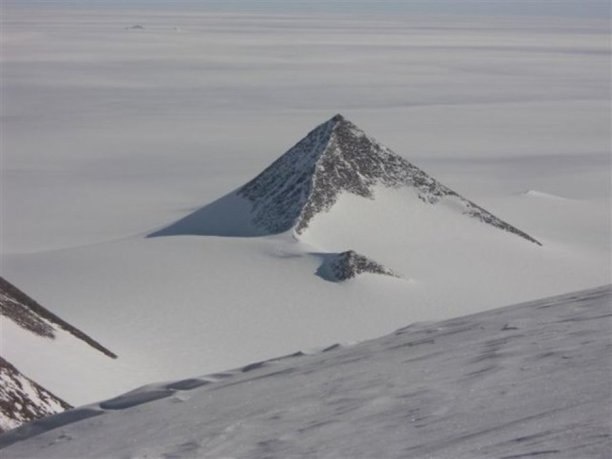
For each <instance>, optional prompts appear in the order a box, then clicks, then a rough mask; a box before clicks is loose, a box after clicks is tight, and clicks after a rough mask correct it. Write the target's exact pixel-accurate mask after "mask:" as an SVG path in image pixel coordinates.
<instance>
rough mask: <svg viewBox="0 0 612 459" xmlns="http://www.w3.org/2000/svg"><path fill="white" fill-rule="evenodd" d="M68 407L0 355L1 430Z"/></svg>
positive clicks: (68, 406) (0, 431) (3, 430)
mask: <svg viewBox="0 0 612 459" xmlns="http://www.w3.org/2000/svg"><path fill="white" fill-rule="evenodd" d="M69 408H71V406H70V405H68V404H67V403H66V402H64V401H63V400H61V399H60V398H58V397H56V396H55V395H53V394H52V393H51V392H49V391H48V390H46V389H44V388H43V387H41V386H39V385H38V384H36V383H35V382H34V381H32V380H31V379H29V378H27V377H26V376H24V375H23V374H21V373H20V372H19V370H17V368H15V367H14V366H13V365H11V364H10V363H9V362H7V361H6V360H4V359H3V358H2V357H0V433H2V432H5V431H7V430H10V429H12V428H14V427H18V426H19V425H21V424H23V423H26V422H29V421H33V420H35V419H39V418H42V417H45V416H49V415H51V414H55V413H59V412H62V411H64V410H67V409H69Z"/></svg>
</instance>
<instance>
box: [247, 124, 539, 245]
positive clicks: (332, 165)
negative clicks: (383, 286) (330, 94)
mask: <svg viewBox="0 0 612 459" xmlns="http://www.w3.org/2000/svg"><path fill="white" fill-rule="evenodd" d="M375 185H383V186H385V187H388V188H399V187H411V188H413V189H415V190H416V192H417V195H418V197H419V199H421V200H422V201H423V202H426V203H429V204H436V203H437V202H439V201H440V200H441V199H442V198H444V197H453V198H455V199H456V200H458V201H459V202H460V204H461V205H462V206H463V207H464V209H465V210H464V214H465V215H468V216H470V217H474V218H477V219H479V220H480V221H482V222H484V223H487V224H489V225H492V226H494V227H496V228H499V229H502V230H504V231H508V232H510V233H513V234H516V235H517V236H520V237H522V238H524V239H526V240H528V241H530V242H533V243H536V244H538V245H541V244H540V243H539V242H538V241H537V240H535V239H534V238H532V237H531V236H529V235H528V234H526V233H524V232H523V231H521V230H519V229H517V228H515V227H514V226H512V225H510V224H508V223H506V222H504V221H503V220H501V219H499V218H497V217H496V216H494V215H493V214H491V213H489V212H487V211H486V210H484V209H483V208H482V207H480V206H478V205H476V204H474V203H473V202H471V201H469V200H467V199H465V198H463V197H461V196H460V195H459V194H457V193H456V192H454V191H453V190H451V189H450V188H448V187H446V186H444V185H442V184H441V183H439V182H438V181H436V180H435V179H433V178H432V177H430V176H429V175H427V174H426V173H425V172H423V171H422V170H421V169H419V168H418V167H416V166H414V165H413V164H411V163H410V162H408V161H407V160H405V159H404V158H402V157H401V156H399V155H397V154H395V153H394V152H392V151H391V150H389V149H388V148H387V147H385V146H383V145H381V144H379V143H378V142H376V141H375V140H374V139H372V138H371V137H368V136H367V135H366V134H365V133H364V132H363V131H361V130H360V129H359V128H357V127H356V126H355V125H354V124H353V123H351V122H350V121H348V120H346V119H344V118H343V117H342V116H341V115H336V116H334V117H333V118H331V119H330V120H329V121H327V122H325V123H323V124H321V125H320V126H318V127H317V128H315V129H314V130H313V131H311V132H310V133H309V134H308V135H307V136H306V137H305V138H304V139H302V140H301V141H300V142H298V143H297V144H296V145H295V146H294V147H292V148H291V149H290V150H289V151H287V153H285V154H284V155H283V156H281V157H280V158H279V159H277V160H276V161H275V162H274V163H272V164H271V165H270V166H269V167H268V168H267V169H265V170H264V171H263V172H262V173H261V174H260V175H258V176H257V177H255V178H254V179H253V180H252V181H250V182H249V183H247V184H246V185H245V186H243V187H242V188H241V189H240V190H238V194H239V195H240V196H243V197H245V198H247V199H248V200H249V201H251V203H252V206H253V208H252V215H253V222H254V223H255V224H256V225H257V226H260V227H262V228H265V229H266V230H267V231H269V232H271V233H279V232H283V231H287V230H289V229H291V228H295V231H296V233H297V234H301V233H303V232H304V231H305V230H306V229H307V228H308V225H309V223H310V222H311V220H312V219H313V218H314V217H315V216H316V215H317V214H319V213H321V212H327V211H329V210H330V209H331V207H332V206H333V205H334V204H335V203H336V201H337V199H338V196H339V195H340V194H341V193H343V192H348V193H352V194H356V195H358V196H362V197H364V198H369V199H372V198H373V197H374V196H373V188H374V186H375Z"/></svg>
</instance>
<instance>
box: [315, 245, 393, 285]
mask: <svg viewBox="0 0 612 459" xmlns="http://www.w3.org/2000/svg"><path fill="white" fill-rule="evenodd" d="M363 273H371V274H383V275H386V276H392V277H399V276H398V275H397V274H396V273H394V272H393V271H391V270H390V269H388V268H385V267H384V266H383V265H381V264H380V263H377V262H375V261H374V260H372V259H370V258H368V257H366V256H365V255H361V254H359V253H357V252H355V251H354V250H347V251H346V252H341V253H338V254H333V255H328V256H326V258H325V261H324V262H323V264H322V265H321V266H320V268H319V270H318V272H317V274H319V276H320V277H322V278H324V279H326V280H329V281H333V282H342V281H345V280H348V279H352V278H354V277H356V276H358V275H359V274H363Z"/></svg>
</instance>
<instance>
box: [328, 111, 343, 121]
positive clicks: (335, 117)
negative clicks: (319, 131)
mask: <svg viewBox="0 0 612 459" xmlns="http://www.w3.org/2000/svg"><path fill="white" fill-rule="evenodd" d="M330 121H333V122H334V123H340V122H342V121H346V119H345V118H344V116H342V115H341V114H340V113H336V114H335V115H334V116H333V117H332V118H331V120H330Z"/></svg>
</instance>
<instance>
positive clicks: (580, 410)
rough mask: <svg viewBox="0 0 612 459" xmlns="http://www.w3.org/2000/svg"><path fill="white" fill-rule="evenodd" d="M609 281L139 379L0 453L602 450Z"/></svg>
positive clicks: (8, 442) (44, 424)
mask: <svg viewBox="0 0 612 459" xmlns="http://www.w3.org/2000/svg"><path fill="white" fill-rule="evenodd" d="M611 299H612V287H610V286H606V287H600V288H594V289H590V290H586V291H580V292H575V293H571V294H566V295H562V296H557V297H552V298H546V299H542V300H537V301H532V302H530V303H526V304H519V305H515V306H510V307H505V308H501V309H495V310H491V311H487V312H483V313H479V314H476V315H472V316H465V317H460V318H455V319H451V320H446V321H443V322H437V323H415V324H412V325H410V326H407V327H404V328H402V329H399V330H397V331H396V332H395V333H392V334H390V335H388V336H385V337H382V338H378V339H375V340H371V341H367V342H363V343H361V344H358V345H355V346H349V347H343V346H332V347H330V348H329V349H327V350H325V351H323V352H320V353H318V354H314V355H304V354H303V353H300V352H298V353H296V354H292V355H289V356H286V357H284V358H280V359H274V360H269V361H262V362H256V363H254V364H251V365H247V366H244V367H242V368H237V369H235V370H231V371H227V372H223V373H218V374H212V375H207V376H202V377H195V378H190V379H185V380H181V381H175V382H166V383H160V384H151V385H148V386H145V387H142V388H140V389H138V390H136V391H132V392H130V393H127V394H124V395H122V396H119V397H115V398H114V399H111V400H107V401H104V402H101V403H98V404H94V405H89V406H86V407H82V408H78V409H75V410H72V411H68V412H66V413H63V414H60V415H58V416H52V417H49V418H46V419H43V420H41V421H37V422H34V423H32V424H29V425H26V426H24V427H22V428H19V429H16V430H14V431H12V432H9V433H7V434H4V435H3V436H0V446H2V447H5V449H4V450H3V457H6V458H7V459H9V458H37V457H41V458H42V457H44V458H66V457H100V458H105V457H145V456H146V457H185V458H190V457H192V458H201V457H210V458H213V457H233V458H237V459H238V458H253V457H267V458H271V459H272V458H287V457H292V458H293V457H294V458H301V457H304V458H305V457H318V458H330V459H331V458H338V457H351V458H372V457H385V458H390V459H391V458H405V457H411V458H415V459H416V458H431V457H436V458H455V459H459V458H470V459H473V458H490V457H499V458H506V459H509V458H519V457H533V456H538V457H540V456H542V457H549V456H550V457H563V458H566V457H567V458H574V457H585V458H586V457H604V456H605V455H606V454H607V453H608V452H609V451H610V448H611V447H612V443H611V433H612V432H611V431H610V424H609V420H610V414H611V413H610V400H611V397H612V393H611V386H610V384H609V375H610V371H611V370H612V359H611V358H610V353H609V349H610V347H611V346H612V341H611V336H612V333H611V332H612V321H611V317H612V313H611V311H610V300H611Z"/></svg>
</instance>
